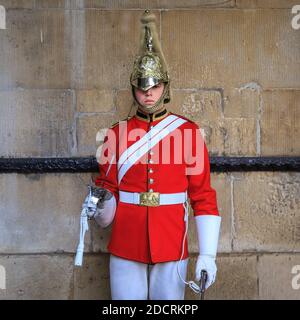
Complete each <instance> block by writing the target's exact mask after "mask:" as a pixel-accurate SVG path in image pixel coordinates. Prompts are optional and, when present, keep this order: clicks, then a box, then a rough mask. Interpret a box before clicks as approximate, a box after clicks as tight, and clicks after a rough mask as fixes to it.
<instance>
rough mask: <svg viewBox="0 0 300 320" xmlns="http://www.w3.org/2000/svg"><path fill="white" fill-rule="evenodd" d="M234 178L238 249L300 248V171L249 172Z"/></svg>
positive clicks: (236, 241)
mask: <svg viewBox="0 0 300 320" xmlns="http://www.w3.org/2000/svg"><path fill="white" fill-rule="evenodd" d="M234 177H235V181H234V187H233V204H234V226H235V230H234V238H233V248H234V250H237V251H239V252H240V251H264V252H266V251H267V252H274V251H275V252H278V251H284V252H288V251H295V250H299V238H300V233H299V231H300V228H299V223H298V221H299V219H300V208H299V201H298V195H299V191H300V175H299V173H298V172H255V173H254V172H252V173H250V172H249V173H241V174H238V173H235V174H234Z"/></svg>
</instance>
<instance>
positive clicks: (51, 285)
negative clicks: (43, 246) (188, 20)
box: [0, 255, 73, 300]
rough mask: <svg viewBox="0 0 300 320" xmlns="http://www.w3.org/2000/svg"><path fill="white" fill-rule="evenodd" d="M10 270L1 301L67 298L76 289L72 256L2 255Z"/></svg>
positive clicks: (2, 262)
mask: <svg viewBox="0 0 300 320" xmlns="http://www.w3.org/2000/svg"><path fill="white" fill-rule="evenodd" d="M0 265H2V266H4V267H5V269H6V290H0V299H1V300H67V299H71V298H72V292H73V257H71V256H68V255H17V256H15V255H8V256H0Z"/></svg>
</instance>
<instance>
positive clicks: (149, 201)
mask: <svg viewBox="0 0 300 320" xmlns="http://www.w3.org/2000/svg"><path fill="white" fill-rule="evenodd" d="M140 206H148V207H157V206H159V192H141V193H140Z"/></svg>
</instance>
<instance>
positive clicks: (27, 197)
mask: <svg viewBox="0 0 300 320" xmlns="http://www.w3.org/2000/svg"><path fill="white" fill-rule="evenodd" d="M89 179H90V174H79V173H75V174H59V173H52V174H26V175H23V174H5V175H4V174H3V175H0V189H1V190H2V192H1V194H0V203H2V204H5V205H2V206H0V217H1V219H0V252H1V253H44V252H61V251H65V252H72V253H75V251H76V249H77V244H78V241H79V230H80V229H79V226H80V213H81V206H82V203H83V201H84V199H85V197H86V195H87V191H88V190H87V187H86V185H87V183H88V182H89ZM90 249H91V239H90V232H87V234H86V236H85V251H89V250H90ZM74 258H75V256H74Z"/></svg>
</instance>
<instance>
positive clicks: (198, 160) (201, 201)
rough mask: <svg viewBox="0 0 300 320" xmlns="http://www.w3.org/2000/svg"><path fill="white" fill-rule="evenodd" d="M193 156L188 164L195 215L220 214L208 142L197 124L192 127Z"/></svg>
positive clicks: (191, 201)
mask: <svg viewBox="0 0 300 320" xmlns="http://www.w3.org/2000/svg"><path fill="white" fill-rule="evenodd" d="M191 149H192V158H189V159H190V160H189V163H188V164H187V168H188V170H189V171H188V172H187V177H188V181H189V185H188V195H189V198H190V204H191V207H192V209H193V211H194V216H198V215H219V211H218V205H217V196H216V191H215V190H214V189H213V188H212V187H211V184H210V163H209V155H208V151H207V147H206V144H205V142H204V139H203V137H202V135H201V133H200V129H199V127H198V126H197V125H195V128H193V129H192V139H191Z"/></svg>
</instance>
